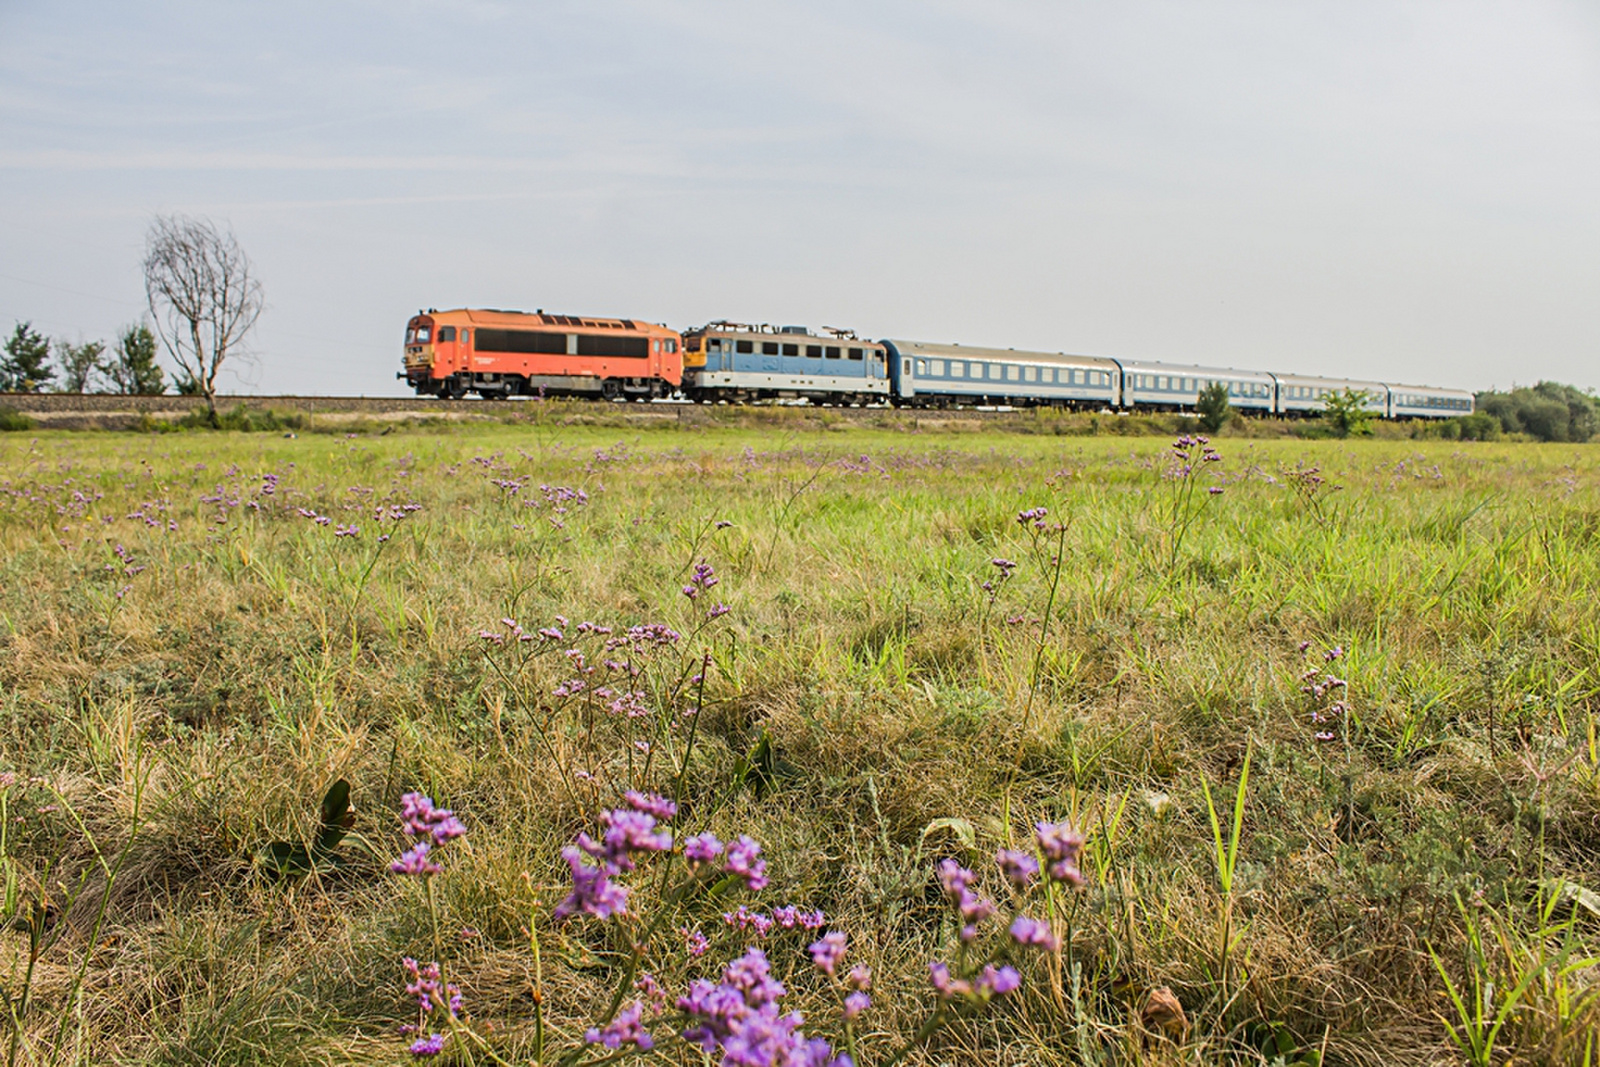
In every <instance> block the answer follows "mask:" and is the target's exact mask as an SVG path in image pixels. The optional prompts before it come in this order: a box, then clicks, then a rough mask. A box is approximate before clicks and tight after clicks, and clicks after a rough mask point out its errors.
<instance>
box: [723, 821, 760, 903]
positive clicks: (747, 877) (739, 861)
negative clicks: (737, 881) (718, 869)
mask: <svg viewBox="0 0 1600 1067" xmlns="http://www.w3.org/2000/svg"><path fill="white" fill-rule="evenodd" d="M722 869H723V870H725V871H727V872H728V873H729V874H731V875H734V876H735V877H737V878H743V879H744V884H745V885H746V886H747V887H748V888H750V889H751V890H754V891H756V892H760V891H761V890H763V889H765V888H766V887H767V861H766V860H764V859H762V858H761V846H760V845H758V844H756V843H755V841H754V840H752V839H751V838H750V837H749V836H748V835H746V834H740V835H739V839H738V840H737V841H732V842H729V844H728V854H727V859H726V860H725V862H724V863H723V868H722Z"/></svg>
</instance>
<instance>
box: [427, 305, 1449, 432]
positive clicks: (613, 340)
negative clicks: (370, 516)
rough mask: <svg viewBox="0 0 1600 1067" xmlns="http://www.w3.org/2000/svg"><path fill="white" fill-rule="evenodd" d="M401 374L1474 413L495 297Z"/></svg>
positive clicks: (735, 397) (1426, 397) (994, 351)
mask: <svg viewBox="0 0 1600 1067" xmlns="http://www.w3.org/2000/svg"><path fill="white" fill-rule="evenodd" d="M402 359H403V368H402V369H401V370H400V371H399V372H397V374H396V377H397V378H399V379H401V380H403V381H405V382H406V383H408V384H409V385H410V386H411V388H412V389H414V390H415V391H416V393H417V395H418V396H436V397H439V398H441V399H446V400H459V399H461V398H463V397H465V396H467V395H468V394H469V393H475V394H477V395H478V396H480V397H482V398H484V399H486V400H503V399H506V398H508V397H515V396H580V397H593V398H596V399H605V400H617V401H622V400H636V401H646V400H659V399H668V398H677V399H681V400H686V401H692V402H696V403H724V402H726V403H755V402H762V401H777V400H794V401H809V402H810V403H812V404H817V405H846V406H870V405H883V406H893V407H923V408H954V407H1045V406H1048V407H1060V408H1069V409H1076V410H1095V411H1172V412H1185V411H1193V410H1194V409H1195V406H1196V405H1197V404H1198V403H1199V400H1200V393H1201V392H1202V391H1203V390H1205V389H1206V388H1207V387H1208V386H1210V385H1212V384H1214V383H1220V384H1221V385H1223V386H1224V387H1226V388H1227V390H1228V399H1229V404H1230V405H1231V406H1232V407H1233V408H1234V409H1236V410H1238V411H1240V412H1244V413H1247V414H1248V413H1254V414H1260V415H1279V416H1289V417H1295V416H1311V415H1318V414H1321V413H1322V412H1324V411H1325V410H1327V402H1328V398H1329V397H1330V396H1332V395H1335V394H1343V393H1344V392H1345V391H1346V390H1353V391H1354V392H1355V393H1357V394H1359V395H1362V396H1364V397H1365V403H1366V407H1367V410H1368V411H1369V412H1371V414H1372V415H1373V416H1375V417H1378V418H1386V419H1430V418H1454V417H1457V416H1461V415H1470V414H1472V412H1473V395H1472V393H1470V392H1468V391H1466V390H1463V389H1447V388H1440V387H1438V386H1429V385H1406V384H1401V383H1396V382H1383V381H1371V380H1360V379H1350V378H1328V377H1319V376H1315V375H1305V374H1293V373H1288V372H1279V371H1252V370H1236V369H1234V368H1230V367H1205V366H1191V365H1187V364H1179V363H1167V362H1154V361H1149V360H1128V359H1113V358H1111V357H1109V356H1080V355H1070V354H1067V353H1065V352H1028V351H1019V350H1017V349H1013V348H983V347H975V346H969V345H960V344H933V343H929V342H926V341H911V340H904V339H899V338H884V339H880V340H876V341H873V340H869V339H866V338H863V337H860V336H858V335H857V334H856V333H855V331H853V330H847V329H837V328H833V327H826V328H823V329H822V330H821V332H819V333H814V332H812V331H811V330H810V329H808V328H807V327H804V326H772V325H768V324H765V323H760V324H758V323H741V322H732V321H726V320H717V321H714V322H709V323H707V324H706V325H704V326H699V327H695V328H692V329H689V330H684V331H678V330H674V329H672V328H671V327H668V326H664V325H661V324H659V323H653V322H645V321H643V320H639V319H612V318H595V317H591V316H579V315H549V314H546V313H545V312H544V310H543V309H540V310H538V311H534V312H523V311H501V310H496V309H483V308H456V309H453V310H448V311H437V310H432V309H430V310H428V311H419V312H418V313H417V314H416V315H413V316H412V317H411V319H410V320H409V321H408V322H407V323H406V332H405V346H404V355H403V357H402Z"/></svg>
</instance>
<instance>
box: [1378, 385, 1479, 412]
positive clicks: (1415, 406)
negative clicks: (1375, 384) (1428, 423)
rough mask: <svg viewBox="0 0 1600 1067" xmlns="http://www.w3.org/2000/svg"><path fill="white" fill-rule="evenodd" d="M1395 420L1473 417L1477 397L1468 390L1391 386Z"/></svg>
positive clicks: (1389, 388)
mask: <svg viewBox="0 0 1600 1067" xmlns="http://www.w3.org/2000/svg"><path fill="white" fill-rule="evenodd" d="M1388 392H1389V410H1388V412H1387V415H1388V417H1389V418H1391V419H1451V418H1455V417H1456V416H1458V415H1471V414H1472V408H1473V403H1474V399H1475V398H1474V397H1473V395H1472V394H1471V393H1469V392H1467V391H1466V390H1465V389H1436V388H1434V387H1433V386H1430V385H1391V386H1389V387H1388Z"/></svg>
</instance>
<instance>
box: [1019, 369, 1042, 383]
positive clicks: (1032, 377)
mask: <svg viewBox="0 0 1600 1067" xmlns="http://www.w3.org/2000/svg"><path fill="white" fill-rule="evenodd" d="M1022 378H1023V380H1024V381H1029V382H1036V381H1038V380H1039V368H1038V367H1024V368H1023V371H1022Z"/></svg>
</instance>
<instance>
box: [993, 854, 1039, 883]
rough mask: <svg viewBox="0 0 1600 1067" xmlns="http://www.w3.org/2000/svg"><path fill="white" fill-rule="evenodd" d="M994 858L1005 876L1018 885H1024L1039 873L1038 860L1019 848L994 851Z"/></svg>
mask: <svg viewBox="0 0 1600 1067" xmlns="http://www.w3.org/2000/svg"><path fill="white" fill-rule="evenodd" d="M994 859H995V862H996V863H998V864H999V865H1000V870H1001V872H1002V873H1004V874H1005V876H1006V878H1008V879H1009V880H1010V881H1012V882H1013V883H1015V884H1016V885H1018V886H1026V885H1027V884H1028V883H1029V882H1031V881H1033V878H1034V876H1035V875H1037V874H1038V873H1039V861H1038V860H1036V859H1034V857H1033V856H1032V855H1031V854H1030V853H1027V852H1023V851H1021V850H1019V849H1014V848H1003V849H1001V850H1000V851H999V852H997V853H995V857H994Z"/></svg>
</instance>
